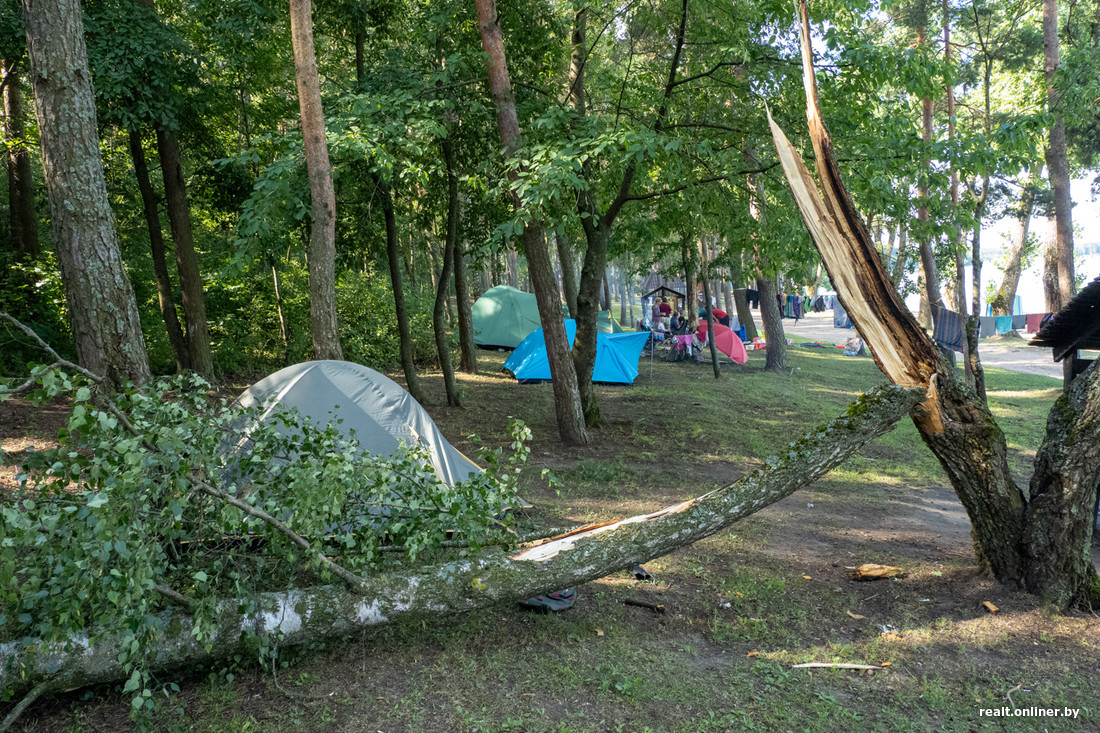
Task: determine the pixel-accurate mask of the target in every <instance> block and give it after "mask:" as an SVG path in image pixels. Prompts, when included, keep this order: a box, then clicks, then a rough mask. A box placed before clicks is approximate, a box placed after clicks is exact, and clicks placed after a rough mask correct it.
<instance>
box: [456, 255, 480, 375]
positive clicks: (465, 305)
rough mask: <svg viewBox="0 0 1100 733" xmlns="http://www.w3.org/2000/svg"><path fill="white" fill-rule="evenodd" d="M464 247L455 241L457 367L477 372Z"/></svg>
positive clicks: (460, 369)
mask: <svg viewBox="0 0 1100 733" xmlns="http://www.w3.org/2000/svg"><path fill="white" fill-rule="evenodd" d="M464 249H465V248H464V247H463V246H462V242H461V241H456V242H455V304H456V306H457V309H458V344H459V349H458V369H459V371H461V372H465V373H466V374H477V347H476V346H475V345H474V319H473V313H472V312H471V310H470V308H471V306H470V285H469V283H468V282H467V280H466V257H465V255H464V254H463V250H464Z"/></svg>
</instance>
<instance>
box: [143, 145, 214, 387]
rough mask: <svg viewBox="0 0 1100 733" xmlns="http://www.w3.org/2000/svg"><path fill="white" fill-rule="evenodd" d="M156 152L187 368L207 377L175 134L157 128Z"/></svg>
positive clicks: (201, 299)
mask: <svg viewBox="0 0 1100 733" xmlns="http://www.w3.org/2000/svg"><path fill="white" fill-rule="evenodd" d="M157 151H158V152H159V153H160V173H161V178H162V179H163V181H164V198H165V203H166V205H167V209H168V224H169V227H170V228H171V230H172V244H173V245H175V246H174V248H173V250H174V251H175V253H176V269H177V270H178V271H179V275H180V292H181V294H182V300H183V321H184V324H185V326H186V328H187V352H188V357H189V361H190V368H191V369H193V370H195V371H196V372H198V373H199V374H204V375H206V376H210V375H211V374H213V372H214V359H213V356H212V354H211V353H210V331H209V329H208V328H207V324H206V297H205V296H204V294H203V284H202V273H201V272H200V270H199V257H198V253H197V252H196V251H195V236H194V233H193V231H192V229H191V205H190V203H189V202H188V200H187V183H186V182H185V180H184V177H183V163H182V161H181V160H180V149H179V142H178V139H177V137H176V133H174V132H172V131H171V130H169V129H167V128H163V127H162V128H158V129H157Z"/></svg>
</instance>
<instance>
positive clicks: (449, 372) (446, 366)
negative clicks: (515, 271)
mask: <svg viewBox="0 0 1100 733" xmlns="http://www.w3.org/2000/svg"><path fill="white" fill-rule="evenodd" d="M439 145H440V147H441V148H442V150H443V163H444V165H445V166H446V167H447V231H446V233H445V235H444V239H443V241H444V244H443V267H442V268H441V271H440V273H439V283H438V284H437V286H436V292H435V310H434V312H433V316H434V317H433V318H432V326H433V328H434V329H435V348H436V353H438V355H439V366H440V368H441V369H442V370H443V386H444V388H445V390H446V392H447V404H448V405H451V406H452V407H460V406H461V405H462V399H461V398H460V397H459V394H458V383H457V382H456V381H455V370H454V365H453V364H452V363H451V345H450V343H449V341H450V340H449V339H448V338H447V331H446V329H445V328H444V327H443V314H444V310H445V309H446V306H447V292H448V290H449V286H450V284H451V273H452V272H453V270H454V262H455V248H456V246H457V242H458V213H459V210H458V206H459V198H458V172H457V171H456V170H455V155H454V150H453V149H452V147H451V140H450V138H448V137H443V138H441V139H440V141H439Z"/></svg>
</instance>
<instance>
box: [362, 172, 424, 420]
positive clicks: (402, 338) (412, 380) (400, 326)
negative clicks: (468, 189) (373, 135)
mask: <svg viewBox="0 0 1100 733" xmlns="http://www.w3.org/2000/svg"><path fill="white" fill-rule="evenodd" d="M373 177H374V182H375V187H376V189H377V191H378V193H379V195H380V196H381V197H382V216H383V218H384V219H385V224H386V259H387V261H388V262H389V266H390V285H391V286H392V287H393V307H394V311H395V312H396V314H397V331H398V339H399V351H398V353H399V354H400V356H401V370H402V371H403V372H404V373H405V389H407V390H408V391H409V394H411V395H412V396H413V399H415V400H416V401H417V402H421V403H423V402H424V392H423V390H421V388H420V377H419V376H418V375H417V373H416V364H415V363H414V362H413V342H412V329H411V328H410V327H409V311H408V309H407V308H406V307H405V286H404V285H403V284H402V281H401V269H402V268H401V252H400V249H401V246H400V244H398V241H397V221H396V218H395V216H394V211H393V189H392V188H390V186H389V184H388V183H386V182H385V181H383V180H382V177H381V175H380V174H378V173H375V174H374V175H373Z"/></svg>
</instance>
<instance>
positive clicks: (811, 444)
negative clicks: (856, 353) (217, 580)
mask: <svg viewBox="0 0 1100 733" xmlns="http://www.w3.org/2000/svg"><path fill="white" fill-rule="evenodd" d="M922 399H924V394H923V392H921V391H920V390H910V389H903V388H900V387H897V386H894V385H886V386H883V387H879V388H878V389H876V390H873V391H872V392H870V393H868V394H867V395H865V396H863V397H861V398H860V399H859V400H858V401H857V402H856V403H854V404H853V405H851V406H850V407H849V408H848V409H847V411H846V412H845V414H844V415H842V416H841V417H839V418H838V419H836V420H834V421H833V422H831V423H828V424H826V425H824V426H821V427H819V428H817V429H816V430H814V431H812V432H810V433H808V434H807V435H806V436H805V437H804V438H802V439H801V440H799V441H796V442H794V443H791V444H790V447H789V449H788V450H787V452H786V453H785V454H784V455H782V456H778V457H773V458H769V459H767V461H765V465H764V467H763V468H761V469H760V470H758V471H756V472H755V473H753V474H751V475H749V476H746V477H744V478H742V479H741V480H739V481H737V482H736V483H734V484H731V485H730V486H727V487H725V488H723V489H718V490H716V491H713V492H711V493H709V494H706V495H704V496H701V497H698V498H696V499H692V500H690V501H686V502H683V503H681V504H678V505H675V506H672V507H668V508H666V509H663V510H661V511H658V512H654V513H653V514H647V515H642V516H637V517H632V518H630V519H625V520H622V521H618V522H610V523H606V524H603V525H597V526H592V527H585V528H581V529H579V530H576V531H574V532H571V533H569V534H566V535H562V536H560V537H557V538H551V539H548V540H545V541H542V542H539V543H536V544H533V545H529V546H527V547H525V548H523V549H521V550H519V551H511V552H506V551H502V550H493V551H484V552H482V553H480V554H479V555H478V556H476V557H474V558H472V559H462V560H454V561H450V562H444V563H439V564H436V565H431V566H428V567H411V568H408V569H403V570H402V569H399V570H394V571H390V572H386V573H384V574H379V575H377V576H370V577H365V578H363V579H362V582H361V583H360V584H358V585H356V586H354V587H353V588H350V587H346V586H343V585H339V586H337V585H328V586H322V587H313V588H305V589H292V590H287V591H282V592H278V593H262V594H259V595H258V596H257V597H256V598H255V599H254V604H255V605H254V607H253V608H254V610H253V611H251V612H250V613H246V614H241V613H240V612H239V611H238V609H239V608H240V606H241V601H239V600H237V599H226V600H224V601H221V602H219V603H218V605H217V609H218V611H217V619H216V622H215V623H214V624H213V625H212V626H210V627H209V628H207V629H206V630H204V631H203V634H202V638H201V639H200V638H197V637H196V636H195V635H194V634H196V633H197V630H196V629H195V626H194V623H193V621H192V617H191V615H190V614H189V613H187V612H185V611H183V610H176V611H166V612H165V613H164V614H163V621H164V632H163V635H162V636H161V637H160V638H159V639H157V640H155V641H154V642H152V643H151V644H150V645H149V646H148V647H147V648H146V649H145V650H144V654H143V656H144V658H145V659H147V660H149V661H148V666H149V667H150V668H151V669H168V668H173V667H180V666H183V665H202V664H206V663H209V662H212V661H214V660H217V659H221V658H225V657H227V656H229V655H231V654H236V653H240V652H242V651H248V650H249V649H250V648H254V647H256V646H257V645H258V640H259V639H260V638H261V637H263V636H267V635H273V636H275V637H276V638H277V639H278V644H279V645H280V646H283V647H285V646H291V645H301V644H306V643H309V642H314V641H318V640H322V639H326V638H332V637H338V636H342V635H346V634H349V633H352V632H355V631H357V630H361V629H365V628H367V627H369V626H374V625H377V624H382V623H386V622H389V621H394V620H396V619H398V618H401V617H403V616H409V615H419V616H444V615H450V614H453V613H456V612H462V611H471V610H474V609H477V608H484V607H486V606H490V605H493V604H498V603H502V602H507V601H513V600H516V599H519V598H524V597H527V596H530V595H533V594H535V593H540V592H545V591H547V590H551V589H555V588H562V587H566V586H570V585H576V584H580V583H584V582H586V581H589V580H593V579H595V578H599V577H602V576H604V575H606V574H608V573H611V572H615V571H617V570H620V569H622V568H626V567H630V566H632V565H634V564H637V563H639V562H644V561H647V560H650V559H652V558H655V557H660V556H663V555H666V554H668V553H669V552H672V551H673V550H676V549H678V548H681V547H685V546H687V545H689V544H691V543H693V542H696V541H697V540H700V539H703V538H704V537H707V536H709V535H712V534H714V533H716V532H718V531H719V530H721V529H723V528H725V527H727V526H729V525H731V524H733V523H734V522H736V521H737V520H739V519H742V518H744V517H747V516H749V515H751V514H753V513H754V512H757V511H759V510H760V509H762V508H764V507H766V506H768V505H769V504H772V503H774V502H776V501H779V500H780V499H782V498H783V497H785V496H788V495H790V494H791V493H793V492H794V491H796V490H797V489H799V488H802V487H803V486H806V485H807V484H810V483H812V482H813V481H816V480H817V479H819V478H821V477H822V476H824V475H825V474H826V473H827V472H828V471H829V470H831V469H832V468H834V467H835V466H837V465H838V464H840V463H841V462H842V461H844V460H845V459H846V458H848V456H850V455H851V454H852V453H854V452H855V451H856V450H858V449H859V448H860V447H861V446H863V445H864V444H865V443H867V442H868V441H870V440H873V439H874V438H876V437H878V436H879V435H882V434H883V433H885V432H887V431H888V430H890V429H891V428H892V426H893V425H894V423H896V422H897V421H898V420H899V419H901V418H902V417H903V416H905V415H906V414H907V413H908V412H909V411H910V410H911V409H912V407H913V405H915V404H917V403H918V402H919V401H921V400H922ZM149 592H156V591H155V590H154V589H150V590H149ZM250 600H253V599H250ZM131 642H132V639H130V638H124V637H123V636H121V635H117V636H116V635H101V636H99V637H96V638H94V639H89V638H88V637H87V636H82V637H79V638H71V639H69V640H68V641H65V642H45V641H43V640H41V639H22V640H19V641H12V642H7V643H4V644H0V659H4V660H6V663H5V664H4V665H3V667H2V668H0V690H6V691H9V692H12V693H15V694H24V693H26V692H27V691H28V690H35V691H38V692H41V691H42V689H43V685H44V684H45V685H46V686H47V687H48V689H49V690H50V691H61V690H69V689H75V688H78V687H83V686H86V685H92V684H98V683H104V682H110V681H114V680H118V679H121V678H123V677H125V676H126V675H127V671H126V669H125V668H124V666H123V665H122V664H121V663H120V662H119V661H118V660H119V653H120V651H122V645H123V644H124V643H125V644H126V645H129V644H130V643H131Z"/></svg>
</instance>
